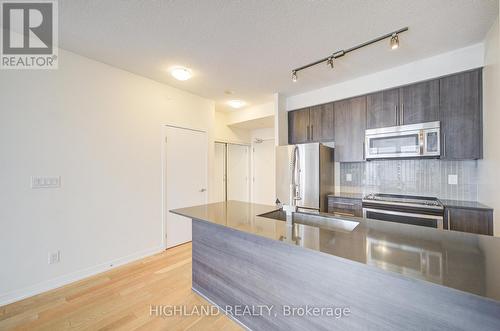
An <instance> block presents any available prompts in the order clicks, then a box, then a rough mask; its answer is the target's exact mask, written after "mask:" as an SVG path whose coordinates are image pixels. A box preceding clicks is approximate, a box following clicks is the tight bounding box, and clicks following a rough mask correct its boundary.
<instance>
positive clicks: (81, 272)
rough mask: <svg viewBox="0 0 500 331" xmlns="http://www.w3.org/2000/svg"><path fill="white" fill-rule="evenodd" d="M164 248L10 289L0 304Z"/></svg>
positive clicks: (59, 285) (0, 298)
mask: <svg viewBox="0 0 500 331" xmlns="http://www.w3.org/2000/svg"><path fill="white" fill-rule="evenodd" d="M163 250H164V247H163V245H161V246H158V247H155V248H151V249H147V250H144V251H140V252H137V253H133V254H130V255H127V256H124V257H120V258H117V259H114V260H111V261H108V262H105V263H101V264H98V265H95V266H93V267H89V268H85V269H82V270H79V271H76V272H72V273H69V274H66V275H62V276H58V277H56V278H53V279H49V280H46V281H43V282H41V283H38V284H35V285H32V286H28V287H24V288H22V289H18V290H14V291H10V292H7V293H2V294H0V306H3V305H7V304H9V303H12V302H16V301H19V300H22V299H26V298H29V297H31V296H34V295H37V294H40V293H43V292H47V291H50V290H53V289H55V288H58V287H61V286H64V285H67V284H69V283H73V282H76V281H78V280H82V279H83V278H86V277H90V276H94V275H96V274H98V273H101V272H104V271H107V270H111V269H114V268H116V267H119V266H121V265H124V264H127V263H130V262H133V261H136V260H139V259H142V258H144V257H147V256H150V255H153V254H156V253H159V252H161V251H163Z"/></svg>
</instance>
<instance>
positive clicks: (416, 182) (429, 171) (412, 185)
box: [338, 159, 478, 201]
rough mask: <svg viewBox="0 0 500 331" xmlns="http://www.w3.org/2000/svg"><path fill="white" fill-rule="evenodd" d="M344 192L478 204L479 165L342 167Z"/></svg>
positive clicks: (401, 163)
mask: <svg viewBox="0 0 500 331" xmlns="http://www.w3.org/2000/svg"><path fill="white" fill-rule="evenodd" d="M338 168H339V171H340V184H339V190H340V192H353V193H363V194H368V193H375V192H380V193H393V194H409V195H425V196H435V197H438V198H441V199H453V200H470V201H476V200H477V191H478V174H477V172H478V166H477V161H444V160H435V159H429V160H380V161H370V162H354V163H340V167H338Z"/></svg>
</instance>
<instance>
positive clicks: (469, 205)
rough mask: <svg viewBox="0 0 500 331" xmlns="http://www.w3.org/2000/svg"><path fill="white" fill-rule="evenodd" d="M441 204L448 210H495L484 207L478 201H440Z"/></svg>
mask: <svg viewBox="0 0 500 331" xmlns="http://www.w3.org/2000/svg"><path fill="white" fill-rule="evenodd" d="M439 201H441V203H442V204H443V205H444V206H445V207H448V208H462V209H475V210H493V208H491V207H488V206H486V205H483V204H482V203H480V202H477V201H461V200H446V199H439Z"/></svg>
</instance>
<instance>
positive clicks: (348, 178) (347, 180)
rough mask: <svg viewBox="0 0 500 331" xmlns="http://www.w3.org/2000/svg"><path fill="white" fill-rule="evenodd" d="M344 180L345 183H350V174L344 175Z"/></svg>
mask: <svg viewBox="0 0 500 331" xmlns="http://www.w3.org/2000/svg"><path fill="white" fill-rule="evenodd" d="M345 180H346V182H352V174H346V175H345Z"/></svg>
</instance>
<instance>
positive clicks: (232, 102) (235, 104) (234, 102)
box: [227, 100, 246, 109]
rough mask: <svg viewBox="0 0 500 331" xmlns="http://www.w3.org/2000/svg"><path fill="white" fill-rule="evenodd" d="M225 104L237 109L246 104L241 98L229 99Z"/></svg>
mask: <svg viewBox="0 0 500 331" xmlns="http://www.w3.org/2000/svg"><path fill="white" fill-rule="evenodd" d="M227 104H228V105H229V106H230V107H232V108H235V109H239V108H241V107H243V106H244V105H246V102H245V101H243V100H229V101H228V102H227Z"/></svg>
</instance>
